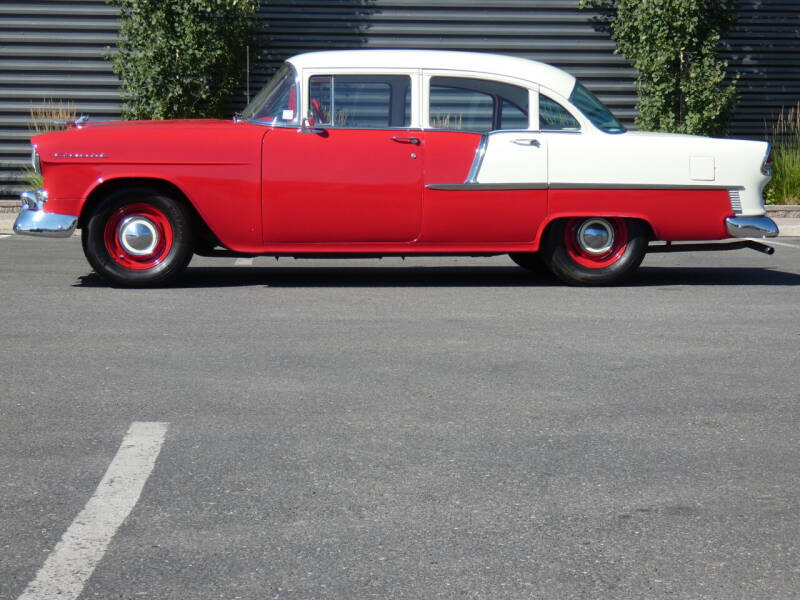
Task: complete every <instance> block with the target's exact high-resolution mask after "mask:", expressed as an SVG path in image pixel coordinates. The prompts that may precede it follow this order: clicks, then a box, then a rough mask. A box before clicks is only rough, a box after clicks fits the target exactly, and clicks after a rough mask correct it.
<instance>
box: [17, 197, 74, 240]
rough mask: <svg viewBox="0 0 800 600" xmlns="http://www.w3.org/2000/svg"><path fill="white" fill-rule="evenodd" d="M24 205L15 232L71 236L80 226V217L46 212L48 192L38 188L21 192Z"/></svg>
mask: <svg viewBox="0 0 800 600" xmlns="http://www.w3.org/2000/svg"><path fill="white" fill-rule="evenodd" d="M20 200H21V201H22V206H21V207H20V210H19V214H18V215H17V219H16V221H14V233H17V234H19V235H36V236H41V237H69V236H71V235H72V234H73V233H74V232H75V229H76V228H77V227H78V217H76V216H73V215H59V214H56V213H49V212H45V210H44V205H45V203H46V202H47V192H45V191H44V190H36V191H35V192H34V191H30V192H22V193H21V194H20Z"/></svg>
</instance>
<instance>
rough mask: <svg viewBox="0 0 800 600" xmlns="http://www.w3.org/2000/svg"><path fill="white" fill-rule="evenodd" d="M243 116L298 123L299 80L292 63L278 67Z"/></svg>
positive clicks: (274, 123) (251, 118)
mask: <svg viewBox="0 0 800 600" xmlns="http://www.w3.org/2000/svg"><path fill="white" fill-rule="evenodd" d="M242 118H243V119H246V120H247V121H259V122H261V123H270V124H272V125H289V124H294V125H296V124H297V80H296V77H295V72H294V69H293V68H292V67H291V65H289V64H288V63H284V64H283V66H281V68H280V69H278V72H277V73H275V75H274V76H273V77H272V79H270V80H269V82H267V85H265V86H264V87H263V88H261V91H260V92H258V95H257V96H256V97H255V98H253V101H252V102H250V104H248V105H247V106H246V107H245V109H244V110H243V111H242Z"/></svg>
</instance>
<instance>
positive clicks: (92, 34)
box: [0, 0, 800, 199]
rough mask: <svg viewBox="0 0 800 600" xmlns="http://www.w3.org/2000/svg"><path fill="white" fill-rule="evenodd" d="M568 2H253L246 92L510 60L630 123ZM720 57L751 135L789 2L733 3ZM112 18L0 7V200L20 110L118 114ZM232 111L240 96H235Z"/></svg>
mask: <svg viewBox="0 0 800 600" xmlns="http://www.w3.org/2000/svg"><path fill="white" fill-rule="evenodd" d="M577 3H578V0H263V1H262V7H261V10H260V11H259V20H260V27H259V32H258V35H257V42H256V44H255V45H254V46H253V47H252V48H251V67H252V68H251V74H250V75H251V77H250V82H251V86H250V87H251V92H252V93H254V92H255V90H256V89H257V88H258V87H259V86H260V85H261V84H262V83H263V82H264V80H265V79H266V78H267V77H268V76H269V75H270V74H271V73H272V72H273V71H274V70H275V69H276V68H277V65H278V64H279V63H280V61H282V60H283V59H284V58H285V57H287V56H290V55H292V54H296V53H299V52H303V51H307V50H318V49H329V48H440V49H466V50H478V51H486V52H499V53H505V54H514V55H517V56H523V57H528V58H535V59H538V60H543V61H545V62H549V63H552V64H554V65H557V66H560V67H563V68H565V69H566V70H568V71H569V72H571V73H573V74H574V75H576V76H577V77H579V78H581V79H582V80H583V81H584V82H585V83H586V84H587V85H588V87H589V88H591V89H592V90H593V91H595V92H596V93H597V94H598V96H600V98H601V99H602V100H603V101H604V102H606V103H607V104H608V105H609V106H610V107H611V108H612V110H613V111H614V112H615V114H616V115H617V116H619V117H620V118H621V119H622V120H624V121H625V122H626V123H628V124H630V122H631V121H632V120H633V117H634V116H635V111H634V105H635V99H636V98H635V92H634V88H633V80H634V76H635V73H634V71H633V69H631V68H630V66H629V65H628V64H627V63H626V61H625V60H624V59H623V58H621V57H620V56H617V55H614V54H613V50H614V43H613V42H612V41H611V40H610V39H609V38H608V36H607V35H606V34H604V33H601V32H598V31H596V30H595V29H594V27H593V25H592V23H591V22H590V18H591V15H590V14H588V13H585V12H581V11H578V9H577ZM740 6H741V9H740V17H739V23H738V24H737V26H736V27H735V28H734V29H733V30H732V31H731V33H730V35H729V36H728V39H727V40H726V41H725V51H724V54H725V56H726V58H728V60H730V62H731V65H732V67H733V69H734V70H735V71H738V72H740V73H741V74H742V81H741V83H740V89H741V104H740V107H739V109H738V111H737V113H736V118H735V121H734V124H733V131H732V133H733V134H735V135H740V136H753V137H758V136H760V135H762V132H763V126H764V125H763V123H764V120H765V119H769V118H771V117H773V116H774V115H775V114H777V113H778V112H779V111H780V108H781V106H783V105H790V104H793V103H796V102H797V101H798V99H800V69H798V65H800V3H799V2H798V0H741V2H740ZM117 29H118V27H117V22H116V18H115V9H114V8H113V7H111V6H109V5H107V4H105V2H104V1H103V0H50V1H44V0H27V1H24V0H22V1H17V2H8V1H3V2H2V3H0V131H2V136H1V138H2V139H0V198H3V199H8V198H12V197H15V196H16V194H17V193H18V191H19V189H20V182H19V180H18V179H19V175H18V170H19V168H20V166H21V165H23V164H25V163H27V161H28V155H29V145H28V137H29V134H28V131H27V116H28V112H29V110H30V105H31V103H32V102H34V103H39V102H41V101H42V100H43V99H49V98H52V99H57V100H58V99H61V100H71V101H73V102H74V103H75V105H76V107H77V109H78V112H79V113H87V114H90V115H91V116H92V118H93V119H95V120H99V119H109V118H115V117H117V116H118V115H119V98H118V92H117V81H116V78H115V77H114V75H113V74H112V73H111V68H110V65H109V63H108V62H107V61H106V60H104V54H105V48H106V47H107V46H112V47H113V45H114V43H115V40H116V34H117ZM236 101H237V104H238V105H239V106H241V105H243V104H244V93H243V94H242V96H241V97H240V98H237V99H236Z"/></svg>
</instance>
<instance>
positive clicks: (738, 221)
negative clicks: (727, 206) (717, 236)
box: [725, 217, 778, 238]
mask: <svg viewBox="0 0 800 600" xmlns="http://www.w3.org/2000/svg"><path fill="white" fill-rule="evenodd" d="M725 226H726V227H727V228H728V234H730V236H731V237H743V238H771V237H778V226H777V225H776V224H775V221H773V220H772V219H770V218H769V217H728V218H726V219H725Z"/></svg>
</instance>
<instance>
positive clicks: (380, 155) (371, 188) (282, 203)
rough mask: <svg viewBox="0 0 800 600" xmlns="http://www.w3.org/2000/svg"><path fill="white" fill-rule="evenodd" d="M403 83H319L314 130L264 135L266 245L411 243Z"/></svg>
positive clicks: (313, 94) (418, 179) (414, 135)
mask: <svg viewBox="0 0 800 600" xmlns="http://www.w3.org/2000/svg"><path fill="white" fill-rule="evenodd" d="M410 86H411V84H410V78H409V77H408V76H401V75H387V76H382V75H358V76H354V75H347V76H342V75H320V76H312V77H311V78H310V81H309V105H310V106H311V108H312V110H311V113H312V115H313V117H314V119H313V120H314V124H313V125H314V127H313V129H308V128H306V129H297V128H285V127H275V128H273V129H272V130H270V131H269V132H268V133H267V135H265V136H264V142H263V144H264V148H263V158H262V161H263V166H262V177H263V185H262V202H263V223H264V225H263V231H264V241H265V243H266V244H271V243H347V242H411V241H413V240H415V239H416V238H417V237H418V236H419V232H420V228H421V220H422V164H423V160H422V159H423V157H422V148H423V146H424V144H423V141H424V140H423V137H422V132H421V131H418V130H416V131H415V130H409V129H404V127H407V125H408V123H409V122H410V105H411V100H410V89H411V87H410Z"/></svg>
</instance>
